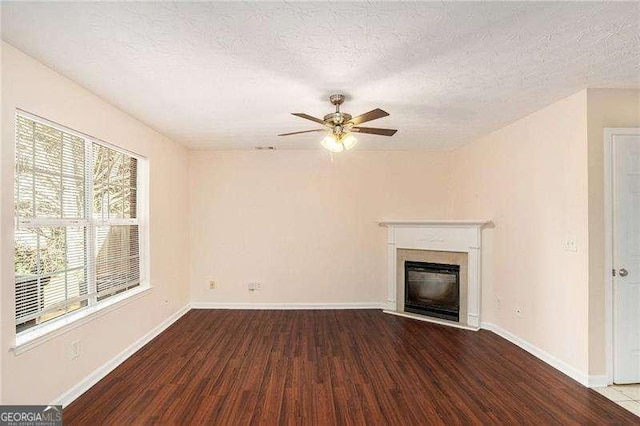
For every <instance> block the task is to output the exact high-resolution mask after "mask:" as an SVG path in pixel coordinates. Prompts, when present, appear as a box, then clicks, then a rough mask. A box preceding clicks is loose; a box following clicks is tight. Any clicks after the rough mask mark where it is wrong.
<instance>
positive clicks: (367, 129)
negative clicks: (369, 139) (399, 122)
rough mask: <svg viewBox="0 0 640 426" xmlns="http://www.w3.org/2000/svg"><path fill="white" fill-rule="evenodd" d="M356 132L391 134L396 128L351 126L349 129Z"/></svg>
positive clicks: (393, 133)
mask: <svg viewBox="0 0 640 426" xmlns="http://www.w3.org/2000/svg"><path fill="white" fill-rule="evenodd" d="M351 130H352V131H354V132H358V133H371V134H372V135H381V136H393V135H395V134H396V132H397V131H398V130H396V129H378V128H376V127H353V128H352V129H351Z"/></svg>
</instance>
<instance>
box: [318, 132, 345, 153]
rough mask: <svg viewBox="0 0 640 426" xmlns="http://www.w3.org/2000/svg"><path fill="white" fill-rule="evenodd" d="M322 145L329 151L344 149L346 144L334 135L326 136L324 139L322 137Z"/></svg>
mask: <svg viewBox="0 0 640 426" xmlns="http://www.w3.org/2000/svg"><path fill="white" fill-rule="evenodd" d="M320 145H322V147H323V148H324V149H326V150H327V151H331V152H342V151H344V145H342V142H341V141H339V140H337V139H336V138H335V137H334V136H333V135H327V136H325V137H324V139H322V142H320Z"/></svg>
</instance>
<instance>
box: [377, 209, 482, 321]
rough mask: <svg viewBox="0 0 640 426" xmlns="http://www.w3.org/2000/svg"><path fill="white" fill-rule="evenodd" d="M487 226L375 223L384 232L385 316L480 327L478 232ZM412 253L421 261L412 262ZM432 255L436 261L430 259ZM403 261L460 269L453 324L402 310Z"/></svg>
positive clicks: (476, 223) (458, 222)
mask: <svg viewBox="0 0 640 426" xmlns="http://www.w3.org/2000/svg"><path fill="white" fill-rule="evenodd" d="M487 223H489V221H484V220H417V221H416V220H413V221H404V220H386V221H382V222H379V225H380V226H384V227H386V228H387V259H388V260H387V288H388V296H387V309H386V310H385V312H386V313H390V314H395V315H401V316H407V317H411V318H415V319H420V320H424V321H431V322H436V323H440V324H445V325H450V326H454V327H461V328H467V329H471V330H477V329H478V328H479V327H480V315H481V313H480V295H481V274H480V259H481V229H482V227H483V226H484V225H485V224H487ZM429 252H431V253H429ZM407 253H409V254H407ZM416 253H419V254H420V256H424V258H423V257H419V258H416V257H415V254H416ZM435 255H437V256H438V257H436V258H434V257H433V256H435ZM434 259H435V260H434ZM406 260H409V261H423V262H428V263H443V264H449V265H456V264H457V265H461V268H460V308H459V318H458V320H457V321H456V320H454V319H451V318H448V319H445V318H435V317H433V316H426V315H424V314H423V313H420V314H417V313H415V312H411V311H407V309H405V300H404V299H405V298H404V263H403V262H404V261H406ZM463 274H464V275H465V276H464V277H463V276H462V275H463Z"/></svg>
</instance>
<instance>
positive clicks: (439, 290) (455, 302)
mask: <svg viewBox="0 0 640 426" xmlns="http://www.w3.org/2000/svg"><path fill="white" fill-rule="evenodd" d="M404 310H405V311H406V312H412V313H415V314H421V315H427V316H430V317H435V318H441V319H446V320H450V321H460V266H459V265H446V264H442V263H426V262H410V261H405V262H404Z"/></svg>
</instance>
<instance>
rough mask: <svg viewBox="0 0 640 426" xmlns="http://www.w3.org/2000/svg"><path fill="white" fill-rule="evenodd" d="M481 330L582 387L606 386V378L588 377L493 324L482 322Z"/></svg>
mask: <svg viewBox="0 0 640 426" xmlns="http://www.w3.org/2000/svg"><path fill="white" fill-rule="evenodd" d="M481 328H483V329H485V330H489V331H493V332H494V333H496V334H497V335H498V336H500V337H502V338H504V339H507V340H508V341H510V342H511V343H513V344H515V345H517V346H520V347H521V348H522V349H524V350H525V351H527V352H529V353H530V354H531V355H533V356H535V357H536V358H538V359H540V360H542V361H544V362H546V363H547V364H549V365H550V366H552V367H553V368H555V369H556V370H558V371H560V372H561V373H564V374H566V375H567V376H569V377H571V378H572V379H573V380H575V381H577V382H578V383H580V384H581V385H583V386H586V387H592V388H593V387H601V386H607V378H606V376H589V375H588V374H585V373H583V372H582V371H580V370H578V369H576V368H574V367H572V366H570V365H569V364H567V363H566V362H564V361H561V360H559V359H558V358H556V357H554V356H553V355H551V354H550V353H548V352H545V351H543V350H542V349H540V348H538V347H537V346H534V345H532V344H531V343H529V342H527V341H526V340H524V339H521V338H520V337H518V336H516V335H515V334H513V333H511V332H510V331H507V330H505V329H504V328H501V327H499V326H497V325H495V324H491V323H488V322H483V323H482V324H481Z"/></svg>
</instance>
